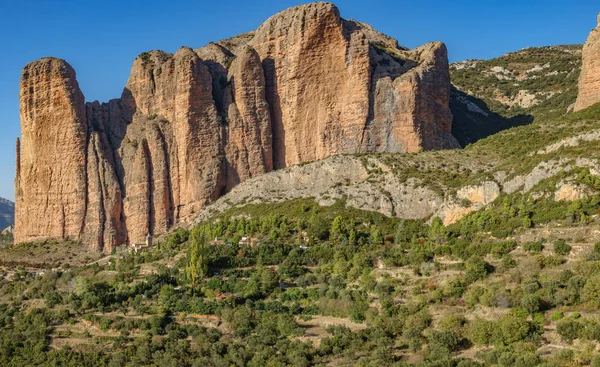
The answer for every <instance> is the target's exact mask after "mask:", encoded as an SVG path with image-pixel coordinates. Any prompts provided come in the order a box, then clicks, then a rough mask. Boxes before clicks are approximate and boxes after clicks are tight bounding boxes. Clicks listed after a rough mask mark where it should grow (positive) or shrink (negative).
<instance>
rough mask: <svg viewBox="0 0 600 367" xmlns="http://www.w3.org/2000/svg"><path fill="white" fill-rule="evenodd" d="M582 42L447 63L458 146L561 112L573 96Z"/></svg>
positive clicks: (575, 90)
mask: <svg viewBox="0 0 600 367" xmlns="http://www.w3.org/2000/svg"><path fill="white" fill-rule="evenodd" d="M580 71H581V46H579V45H569V46H550V47H536V48H527V49H523V50H520V51H517V52H511V53H508V54H506V55H503V56H500V57H498V58H495V59H491V60H468V61H463V62H457V63H454V64H452V65H450V75H451V79H452V84H453V86H454V88H453V89H452V97H451V102H450V106H451V109H452V115H453V117H454V119H453V122H452V134H453V135H454V136H455V137H456V138H457V139H458V140H459V141H460V143H461V145H463V146H464V145H466V144H470V143H474V142H475V141H477V140H479V139H481V138H484V137H486V136H489V135H491V134H494V133H497V132H499V131H501V130H504V129H507V128H510V127H514V126H519V125H523V124H528V123H531V122H532V121H533V120H535V119H542V120H544V119H547V118H551V117H554V116H562V115H565V114H566V113H567V112H568V111H569V110H572V107H573V104H574V103H575V100H576V99H577V79H578V77H579V74H580Z"/></svg>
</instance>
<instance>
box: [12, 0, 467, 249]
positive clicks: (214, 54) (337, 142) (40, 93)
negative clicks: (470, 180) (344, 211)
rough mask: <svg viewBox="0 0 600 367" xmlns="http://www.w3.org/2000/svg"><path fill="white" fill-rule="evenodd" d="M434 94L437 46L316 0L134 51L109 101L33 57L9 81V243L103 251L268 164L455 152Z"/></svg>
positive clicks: (442, 99)
mask: <svg viewBox="0 0 600 367" xmlns="http://www.w3.org/2000/svg"><path fill="white" fill-rule="evenodd" d="M449 98H450V80H449V73H448V60H447V54H446V48H445V46H444V45H443V44H442V43H431V44H428V45H425V46H422V47H419V48H417V49H414V50H408V49H405V48H402V47H400V46H398V43H397V41H396V40H394V39H392V38H390V37H387V36H385V35H383V34H381V33H379V32H377V31H375V30H374V29H372V28H371V27H369V26H368V25H365V24H362V23H358V22H355V21H348V20H344V19H342V18H341V17H340V14H339V11H338V9H337V8H336V7H335V6H333V5H331V4H328V3H314V4H309V5H303V6H298V7H295V8H291V9H288V10H286V11H283V12H281V13H279V14H277V15H275V16H273V17H271V18H270V19H268V20H267V21H266V22H265V23H264V24H263V25H261V26H260V27H259V28H258V30H257V31H255V32H251V33H248V34H244V35H241V36H238V37H234V38H231V39H227V40H223V41H220V42H218V43H211V44H209V45H207V46H205V47H203V48H200V49H196V50H192V49H190V48H185V47H184V48H182V49H180V50H178V51H177V52H176V53H175V54H174V55H171V54H168V53H165V52H162V51H151V52H147V53H143V54H141V55H140V56H139V57H138V58H137V59H136V60H135V61H134V64H133V68H132V71H131V74H130V77H129V80H128V82H127V85H126V86H125V89H124V91H123V94H122V96H121V98H120V99H115V100H112V101H109V102H108V103H102V104H100V103H98V102H92V103H85V102H84V98H83V94H82V93H81V91H80V89H79V86H78V84H77V81H76V78H75V72H74V71H73V69H72V68H71V67H70V66H69V65H68V64H67V63H66V62H65V61H62V60H59V59H54V58H45V59H41V60H38V61H35V62H33V63H31V64H29V65H27V66H26V67H25V68H24V69H23V75H22V80H21V125H22V140H21V141H20V142H19V141H18V142H17V157H18V162H17V178H16V182H15V184H16V196H17V210H16V227H15V242H16V243H19V242H24V241H31V240H38V239H44V238H70V239H76V240H81V241H82V242H84V243H86V244H88V245H90V246H94V247H96V248H97V249H99V250H104V251H110V250H111V249H112V248H113V247H114V246H118V245H120V244H123V243H126V242H127V241H129V242H136V243H137V242H142V241H143V240H144V238H145V236H146V235H147V234H148V233H152V234H158V233H162V232H165V231H166V230H167V229H168V228H169V227H171V226H172V225H174V224H176V223H178V222H182V221H187V220H189V219H192V218H194V217H195V216H196V215H197V214H198V213H199V212H200V211H201V210H203V208H204V207H205V206H206V205H207V204H208V203H211V202H213V201H215V200H216V199H218V198H219V197H220V196H222V195H223V194H224V193H226V192H227V191H229V190H231V189H232V188H233V187H234V186H235V185H237V184H239V183H240V182H242V181H244V180H247V179H249V178H251V177H255V176H258V175H261V174H264V173H266V172H269V171H271V170H273V169H279V168H284V167H288V166H290V165H294V164H298V163H303V162H308V161H313V160H318V159H322V158H325V157H328V156H330V155H334V154H344V153H360V152H415V151H418V150H421V149H425V150H428V149H444V148H455V147H458V143H457V142H456V140H455V139H454V138H453V137H452V135H451V134H450V131H451V121H452V116H451V113H450V109H449V107H448V103H449Z"/></svg>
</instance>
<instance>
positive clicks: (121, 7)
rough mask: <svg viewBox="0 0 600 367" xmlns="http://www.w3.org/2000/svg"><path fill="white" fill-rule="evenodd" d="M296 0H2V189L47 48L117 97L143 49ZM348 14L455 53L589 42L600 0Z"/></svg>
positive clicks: (419, 1) (359, 8)
mask: <svg viewBox="0 0 600 367" xmlns="http://www.w3.org/2000/svg"><path fill="white" fill-rule="evenodd" d="M307 2H308V1H297V0H277V1H275V0H245V1H241V0H227V1H214V0H212V1H194V0H168V1H159V0H103V1H96V0H0V50H1V51H0V52H1V53H2V56H1V57H0V197H4V198H7V199H10V200H13V199H14V176H15V174H14V172H15V140H16V138H17V137H18V136H19V135H20V127H19V78H20V74H21V69H22V68H23V66H25V65H26V64H27V63H29V62H31V61H33V60H36V59H39V58H41V57H45V56H54V57H59V58H62V59H65V60H67V62H69V63H70V64H71V65H72V66H73V67H74V68H75V70H76V72H77V79H78V81H79V85H80V87H81V89H82V91H83V94H84V95H85V97H86V100H87V101H94V100H98V101H101V102H105V101H108V100H109V99H112V98H118V97H119V96H120V95H121V92H122V90H123V87H124V86H125V83H126V82H127V78H128V76H129V72H130V69H131V64H132V62H133V60H134V59H135V57H136V56H137V55H139V54H140V53H142V52H144V51H149V50H154V49H161V50H164V51H167V52H175V51H176V50H177V49H178V48H180V47H181V46H189V47H192V48H197V47H201V46H204V45H206V44H207V43H209V42H211V41H218V40H220V39H223V38H227V37H231V36H234V35H237V34H240V33H245V32H248V31H250V30H254V29H256V28H257V27H258V26H259V25H260V24H261V23H262V22H264V21H265V20H266V19H267V18H268V17H269V16H271V15H273V14H275V13H277V12H278V11H281V10H284V9H286V8H288V7H291V6H294V5H299V4H304V3H307ZM334 3H335V4H336V5H337V7H338V8H339V9H340V12H341V15H342V17H344V18H346V19H355V20H359V21H362V22H365V23H368V24H370V25H372V26H373V27H374V28H375V29H377V30H379V31H381V32H383V33H386V34H388V35H389V36H392V37H394V38H397V39H398V40H399V43H400V44H401V45H403V46H407V47H410V48H413V47H416V46H419V45H422V44H424V43H427V42H430V41H443V42H445V43H446V45H447V46H448V50H449V58H450V61H451V62H454V61H462V60H465V59H489V58H493V57H497V56H500V55H502V54H504V53H507V52H511V51H517V50H519V49H522V48H525V47H532V46H548V45H557V44H575V43H583V42H585V39H586V38H587V36H588V34H589V32H590V31H591V30H592V29H593V28H594V27H595V26H596V20H597V14H598V12H600V3H599V2H598V0H576V1H570V2H568V1H564V0H502V1H499V0H453V1H448V0H369V1H352V0H339V1H337V2H334Z"/></svg>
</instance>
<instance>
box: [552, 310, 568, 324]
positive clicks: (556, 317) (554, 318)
mask: <svg viewBox="0 0 600 367" xmlns="http://www.w3.org/2000/svg"><path fill="white" fill-rule="evenodd" d="M563 317H565V314H564V313H562V312H560V311H554V312H553V313H552V316H550V320H552V321H553V322H556V321H558V320H560V319H562V318H563Z"/></svg>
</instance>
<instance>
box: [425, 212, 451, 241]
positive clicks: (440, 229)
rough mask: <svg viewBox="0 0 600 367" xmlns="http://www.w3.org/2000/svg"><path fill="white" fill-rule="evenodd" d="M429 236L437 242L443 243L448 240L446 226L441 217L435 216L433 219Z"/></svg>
mask: <svg viewBox="0 0 600 367" xmlns="http://www.w3.org/2000/svg"><path fill="white" fill-rule="evenodd" d="M427 237H429V239H431V240H432V241H434V242H437V243H443V242H445V241H446V237H447V232H446V227H444V222H442V220H441V219H440V217H435V218H433V220H432V221H431V226H430V227H429V232H428V233H427Z"/></svg>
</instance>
